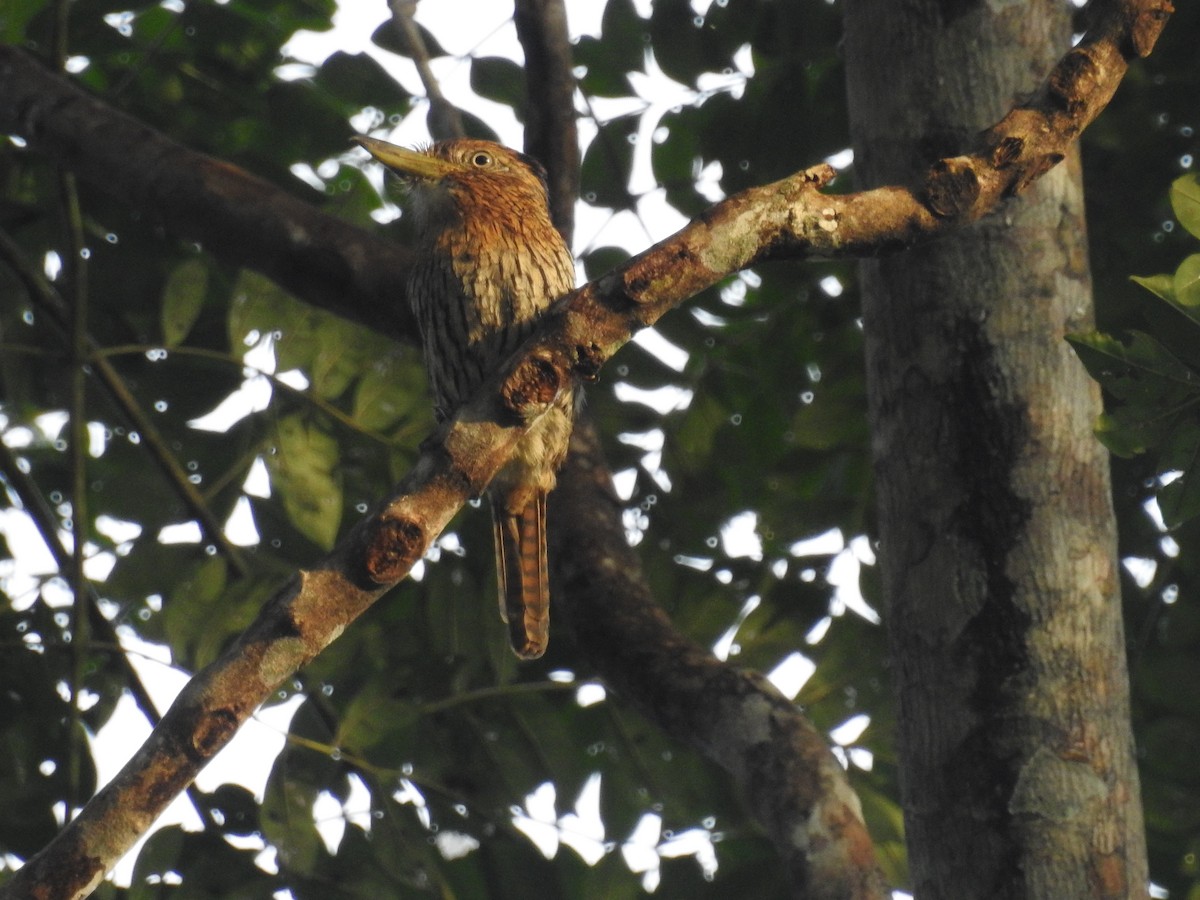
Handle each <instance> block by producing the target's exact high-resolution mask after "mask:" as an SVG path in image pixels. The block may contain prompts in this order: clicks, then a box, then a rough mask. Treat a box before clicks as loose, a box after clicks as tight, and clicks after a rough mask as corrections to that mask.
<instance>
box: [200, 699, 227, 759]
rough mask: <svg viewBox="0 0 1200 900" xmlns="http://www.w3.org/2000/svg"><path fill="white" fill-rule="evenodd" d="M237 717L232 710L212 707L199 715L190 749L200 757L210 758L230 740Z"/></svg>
mask: <svg viewBox="0 0 1200 900" xmlns="http://www.w3.org/2000/svg"><path fill="white" fill-rule="evenodd" d="M237 730H238V719H237V716H236V715H234V713H233V711H232V710H228V709H213V710H209V711H207V712H204V713H202V714H201V715H200V717H199V721H198V722H197V723H196V730H195V731H193V732H192V749H193V750H195V752H196V755H197V756H199V757H200V759H210V758H211V757H212V756H214V755H215V754H216V752H217V751H218V750H220V749H221V748H222V747H224V746H225V745H226V744H228V743H229V741H230V740H232V738H233V735H234V733H235V732H236V731H237Z"/></svg>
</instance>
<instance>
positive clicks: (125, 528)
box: [96, 513, 142, 544]
mask: <svg viewBox="0 0 1200 900" xmlns="http://www.w3.org/2000/svg"><path fill="white" fill-rule="evenodd" d="M96 531H98V532H100V534H102V535H104V536H105V537H106V538H108V539H109V540H111V541H112V542H113V543H115V544H124V543H125V542H126V541H132V540H133V539H134V538H136V537H137V536H138V535H140V534H141V533H142V526H141V525H139V524H138V523H137V522H127V521H125V520H124V519H117V518H114V517H113V516H109V515H105V514H104V513H101V514H100V515H98V516H96Z"/></svg>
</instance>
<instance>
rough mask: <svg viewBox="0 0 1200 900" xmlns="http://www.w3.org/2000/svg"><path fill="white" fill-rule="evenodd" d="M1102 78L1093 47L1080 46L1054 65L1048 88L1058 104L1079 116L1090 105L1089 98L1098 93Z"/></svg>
mask: <svg viewBox="0 0 1200 900" xmlns="http://www.w3.org/2000/svg"><path fill="white" fill-rule="evenodd" d="M1100 78H1101V73H1100V69H1099V67H1098V66H1097V65H1096V62H1095V60H1093V59H1092V55H1091V52H1090V50H1089V48H1086V47H1076V48H1075V49H1074V50H1072V51H1071V52H1070V53H1068V54H1067V55H1066V56H1064V57H1063V58H1062V60H1061V61H1060V62H1059V64H1058V65H1057V66H1055V67H1054V71H1053V72H1051V73H1050V80H1049V82H1048V83H1047V84H1046V91H1047V93H1048V95H1049V98H1050V101H1051V102H1052V103H1054V105H1055V106H1057V107H1058V108H1059V109H1061V110H1062V111H1063V112H1065V113H1067V114H1068V115H1070V116H1075V115H1078V114H1079V113H1080V112H1081V111H1082V110H1083V108H1084V107H1086V106H1087V102H1088V98H1089V97H1091V96H1094V95H1095V91H1096V84H1097V82H1098V81H1099V80H1100Z"/></svg>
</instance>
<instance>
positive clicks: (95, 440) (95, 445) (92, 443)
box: [87, 422, 108, 459]
mask: <svg viewBox="0 0 1200 900" xmlns="http://www.w3.org/2000/svg"><path fill="white" fill-rule="evenodd" d="M87 436H88V456H90V457H91V458H92V459H99V458H100V457H101V456H103V455H104V448H105V447H106V446H107V445H108V429H106V428H105V427H104V423H103V422H88V423H87Z"/></svg>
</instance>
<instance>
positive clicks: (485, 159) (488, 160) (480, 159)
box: [471, 150, 492, 169]
mask: <svg viewBox="0 0 1200 900" xmlns="http://www.w3.org/2000/svg"><path fill="white" fill-rule="evenodd" d="M491 164H492V154H490V153H484V152H483V151H482V150H480V151H479V152H478V153H476V154H475V155H474V156H472V157H471V165H473V166H475V167H477V168H480V169H482V168H484V167H486V166H490V165H491Z"/></svg>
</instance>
